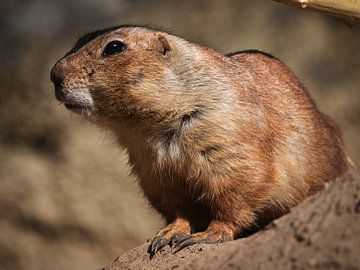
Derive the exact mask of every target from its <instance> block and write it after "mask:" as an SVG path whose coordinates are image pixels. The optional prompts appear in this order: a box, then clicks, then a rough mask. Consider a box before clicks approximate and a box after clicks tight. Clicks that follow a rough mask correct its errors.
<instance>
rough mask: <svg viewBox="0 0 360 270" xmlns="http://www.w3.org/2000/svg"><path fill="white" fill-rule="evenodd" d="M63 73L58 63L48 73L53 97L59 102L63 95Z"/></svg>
mask: <svg viewBox="0 0 360 270" xmlns="http://www.w3.org/2000/svg"><path fill="white" fill-rule="evenodd" d="M64 77H65V76H64V73H63V70H62V68H61V65H60V64H59V62H57V63H56V64H55V65H54V67H53V68H52V69H51V72H50V80H51V81H52V82H53V84H54V86H55V96H56V98H57V99H58V100H61V97H62V96H63V95H64V93H63V87H64V85H63V82H64Z"/></svg>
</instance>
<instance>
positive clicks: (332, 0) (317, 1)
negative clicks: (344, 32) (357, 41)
mask: <svg viewBox="0 0 360 270" xmlns="http://www.w3.org/2000/svg"><path fill="white" fill-rule="evenodd" d="M274 1H277V2H281V3H285V4H288V5H291V6H294V7H297V8H302V9H311V10H316V11H320V12H326V13H329V14H331V15H333V16H337V17H341V18H343V19H345V20H347V21H348V22H349V23H355V22H357V23H359V22H360V0H274Z"/></svg>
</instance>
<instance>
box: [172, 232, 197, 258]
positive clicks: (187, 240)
mask: <svg viewBox="0 0 360 270" xmlns="http://www.w3.org/2000/svg"><path fill="white" fill-rule="evenodd" d="M173 238H175V237H173ZM196 243H197V241H195V240H194V239H193V237H192V236H191V235H186V236H177V237H176V239H172V247H173V249H172V253H173V254H175V253H177V252H179V251H180V250H182V249H183V248H185V247H188V246H191V245H194V244H196Z"/></svg>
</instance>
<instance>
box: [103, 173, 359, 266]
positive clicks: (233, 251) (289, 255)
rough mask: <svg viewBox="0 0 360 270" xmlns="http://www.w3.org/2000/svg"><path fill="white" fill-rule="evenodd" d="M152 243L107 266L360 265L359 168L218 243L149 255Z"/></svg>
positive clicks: (122, 256) (167, 250) (166, 250)
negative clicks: (249, 231) (252, 229)
mask: <svg viewBox="0 0 360 270" xmlns="http://www.w3.org/2000/svg"><path fill="white" fill-rule="evenodd" d="M148 245H149V242H148V243H145V244H143V245H141V246H139V247H137V248H134V249H132V250H130V251H128V252H126V253H124V254H123V255H121V256H120V257H119V258H117V259H115V260H114V261H113V262H112V263H111V265H109V266H107V267H105V268H103V269H104V270H120V269H207V270H209V269H354V270H355V269H360V256H359V254H360V170H353V171H351V172H349V173H348V174H346V175H344V176H343V177H341V178H339V179H337V180H336V181H335V182H332V183H330V184H328V186H327V187H326V188H325V189H324V190H323V191H321V192H319V193H318V194H316V195H315V196H312V197H310V198H308V199H306V200H305V201H304V202H303V203H301V204H300V205H299V206H297V207H295V208H293V210H292V211H291V212H290V213H289V214H288V215H286V216H283V217H282V218H280V219H278V220H275V221H274V222H273V223H272V224H270V225H269V226H268V227H267V228H266V229H265V230H262V231H260V232H258V233H255V234H253V235H251V236H249V237H247V238H243V239H238V240H236V241H232V242H228V243H224V244H219V245H195V246H192V247H188V248H186V249H184V250H182V251H180V252H178V253H177V254H175V255H173V254H172V253H171V250H170V248H166V249H165V250H163V251H161V252H160V253H158V254H157V255H155V257H154V258H153V259H152V260H150V259H149V256H148V254H147V253H146V250H147V247H148Z"/></svg>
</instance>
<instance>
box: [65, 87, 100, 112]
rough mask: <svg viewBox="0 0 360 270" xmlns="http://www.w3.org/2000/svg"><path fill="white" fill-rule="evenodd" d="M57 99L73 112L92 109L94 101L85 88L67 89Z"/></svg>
mask: <svg viewBox="0 0 360 270" xmlns="http://www.w3.org/2000/svg"><path fill="white" fill-rule="evenodd" d="M59 101H60V102H61V103H63V104H64V106H65V107H66V108H67V109H69V110H71V111H74V112H81V111H88V112H89V111H93V110H94V101H93V99H92V97H91V95H90V93H89V92H88V90H87V89H74V90H68V91H66V92H65V93H64V94H63V95H62V96H61V98H59Z"/></svg>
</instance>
